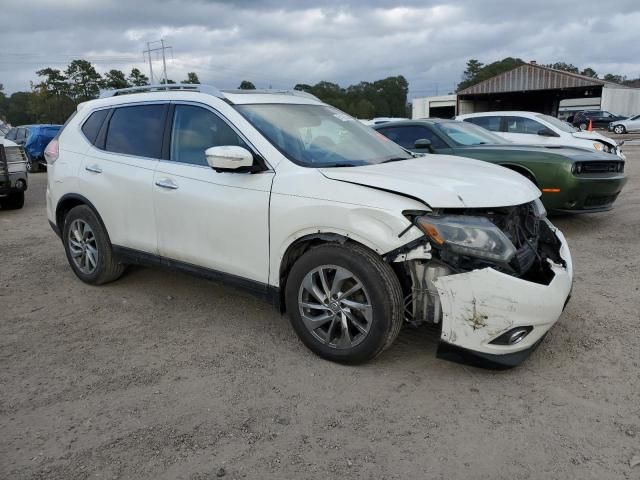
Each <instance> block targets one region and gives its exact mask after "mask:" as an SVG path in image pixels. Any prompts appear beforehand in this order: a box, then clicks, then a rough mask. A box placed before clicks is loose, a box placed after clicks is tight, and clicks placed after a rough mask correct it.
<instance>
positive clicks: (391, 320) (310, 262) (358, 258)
mask: <svg viewBox="0 0 640 480" xmlns="http://www.w3.org/2000/svg"><path fill="white" fill-rule="evenodd" d="M327 265H330V266H336V267H340V268H344V269H347V270H348V271H349V272H352V273H353V274H354V275H355V277H357V279H358V280H359V281H360V283H361V284H362V285H363V286H364V289H365V290H366V293H367V295H368V297H369V298H368V300H369V304H370V305H371V321H370V324H369V330H368V333H367V334H366V335H365V336H364V338H363V339H362V340H360V343H358V344H357V345H354V346H351V347H349V348H336V347H335V346H331V345H327V344H326V343H323V342H322V341H320V340H319V339H318V338H316V336H314V334H313V333H312V332H311V331H310V330H309V329H308V328H307V327H306V326H305V324H304V321H303V320H302V315H301V312H300V307H299V304H298V300H299V295H300V292H301V288H302V282H303V281H304V279H305V277H306V276H307V274H309V273H310V272H312V271H313V270H314V269H317V268H318V267H321V266H327ZM285 302H286V307H287V311H288V315H289V319H290V321H291V325H292V326H293V329H294V330H295V332H296V333H297V335H298V337H299V338H300V340H302V342H303V343H304V344H305V345H306V346H307V347H308V348H309V349H310V350H311V351H313V352H314V353H316V354H317V355H319V356H320V357H322V358H325V359H327V360H331V361H334V362H339V363H347V364H358V363H363V362H366V361H368V360H371V359H373V358H375V357H376V356H378V355H379V354H380V353H382V352H383V351H384V350H385V349H386V348H388V347H389V346H390V345H391V344H392V343H393V341H394V340H395V339H396V337H397V336H398V333H399V332H400V328H401V327H402V323H403V301H402V289H401V287H400V283H399V281H398V277H397V276H396V274H395V273H394V272H393V270H392V269H391V267H390V266H389V265H388V264H387V263H385V262H383V261H382V259H381V258H380V257H379V256H378V255H377V254H376V253H374V252H372V251H371V250H369V249H367V248H365V247H363V246H360V245H357V244H345V245H338V244H325V245H321V246H319V247H315V248H313V249H311V250H309V251H308V252H306V253H305V254H304V255H303V256H302V257H300V258H299V259H298V260H297V261H296V263H295V264H294V265H293V268H292V269H291V272H290V274H289V276H288V278H287V281H286V286H285Z"/></svg>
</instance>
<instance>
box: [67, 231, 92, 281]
mask: <svg viewBox="0 0 640 480" xmlns="http://www.w3.org/2000/svg"><path fill="white" fill-rule="evenodd" d="M67 241H68V246H69V252H70V253H71V258H72V259H73V263H75V265H76V267H78V269H79V270H80V271H81V272H82V273H84V274H86V275H90V274H92V273H93V272H94V271H95V270H96V268H97V267H98V243H97V240H96V237H95V234H94V233H93V230H92V229H91V226H90V225H89V224H88V223H87V222H85V221H84V220H81V219H76V220H74V221H73V223H72V224H71V228H69V238H68V239H67Z"/></svg>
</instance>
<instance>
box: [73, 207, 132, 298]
mask: <svg viewBox="0 0 640 480" xmlns="http://www.w3.org/2000/svg"><path fill="white" fill-rule="evenodd" d="M62 241H63V243H64V250H65V252H66V254H67V260H68V261H69V265H71V268H72V269H73V271H74V273H75V274H76V275H77V276H78V278H79V279H80V280H82V281H83V282H86V283H90V284H92V285H102V284H103V283H108V282H111V281H113V280H116V279H117V278H118V277H120V275H122V273H123V272H124V269H125V266H124V265H122V264H121V263H119V262H118V261H117V260H116V258H115V256H114V255H113V251H112V248H111V241H110V240H109V235H108V234H107V231H106V229H105V228H104V227H103V226H102V222H100V220H99V219H98V216H97V215H96V214H95V213H94V212H93V210H91V208H89V207H88V206H86V205H79V206H77V207H74V208H72V209H71V211H69V213H68V214H67V216H66V217H65V219H64V228H63V233H62Z"/></svg>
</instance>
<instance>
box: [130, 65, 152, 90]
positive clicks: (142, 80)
mask: <svg viewBox="0 0 640 480" xmlns="http://www.w3.org/2000/svg"><path fill="white" fill-rule="evenodd" d="M127 80H128V81H129V83H130V84H131V85H133V86H134V87H142V86H144V85H149V77H147V76H146V75H145V74H144V73H142V72H141V71H140V70H138V69H137V68H132V69H131V73H130V74H129V78H128V79H127Z"/></svg>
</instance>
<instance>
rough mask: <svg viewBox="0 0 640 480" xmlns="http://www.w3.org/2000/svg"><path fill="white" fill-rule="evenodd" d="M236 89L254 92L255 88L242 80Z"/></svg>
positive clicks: (247, 81) (250, 83)
mask: <svg viewBox="0 0 640 480" xmlns="http://www.w3.org/2000/svg"><path fill="white" fill-rule="evenodd" d="M238 88H239V89H240V90H255V89H256V86H255V85H254V84H253V83H252V82H250V81H249V80H242V81H241V82H240V86H239V87H238Z"/></svg>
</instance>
